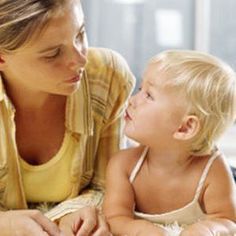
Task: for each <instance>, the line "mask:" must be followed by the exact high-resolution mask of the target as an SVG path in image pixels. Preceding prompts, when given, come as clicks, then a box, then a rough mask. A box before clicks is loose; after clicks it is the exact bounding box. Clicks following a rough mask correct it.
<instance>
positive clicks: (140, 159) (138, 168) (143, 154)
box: [129, 147, 148, 183]
mask: <svg viewBox="0 0 236 236" xmlns="http://www.w3.org/2000/svg"><path fill="white" fill-rule="evenodd" d="M147 151H148V147H145V148H144V150H143V152H142V154H141V156H140V158H139V160H138V161H137V163H136V165H135V166H134V168H133V170H132V172H131V174H130V177H129V181H130V183H132V182H133V181H134V179H135V177H136V175H137V173H138V172H139V170H140V168H141V166H142V164H143V161H144V160H145V157H146V154H147Z"/></svg>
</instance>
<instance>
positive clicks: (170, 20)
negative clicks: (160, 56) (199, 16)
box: [155, 9, 183, 47]
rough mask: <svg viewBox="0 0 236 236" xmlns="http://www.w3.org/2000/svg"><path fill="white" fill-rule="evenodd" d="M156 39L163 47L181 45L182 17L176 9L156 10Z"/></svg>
mask: <svg viewBox="0 0 236 236" xmlns="http://www.w3.org/2000/svg"><path fill="white" fill-rule="evenodd" d="M155 20H156V40H157V44H159V45H160V46H163V47H181V46H182V44H183V22H182V21H183V17H182V15H181V13H180V12H179V11H177V10H166V9H160V10H157V11H156V14H155Z"/></svg>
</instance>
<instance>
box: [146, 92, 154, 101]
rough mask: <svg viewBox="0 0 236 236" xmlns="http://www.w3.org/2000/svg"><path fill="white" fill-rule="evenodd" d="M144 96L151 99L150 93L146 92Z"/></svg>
mask: <svg viewBox="0 0 236 236" xmlns="http://www.w3.org/2000/svg"><path fill="white" fill-rule="evenodd" d="M146 98H148V99H151V100H153V97H152V95H151V94H150V93H148V92H146Z"/></svg>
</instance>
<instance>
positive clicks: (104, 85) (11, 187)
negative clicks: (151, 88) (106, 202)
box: [0, 0, 134, 236]
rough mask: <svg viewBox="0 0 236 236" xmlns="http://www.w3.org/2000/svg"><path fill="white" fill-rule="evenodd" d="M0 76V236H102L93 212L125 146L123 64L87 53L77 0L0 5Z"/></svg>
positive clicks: (127, 86)
mask: <svg viewBox="0 0 236 236" xmlns="http://www.w3.org/2000/svg"><path fill="white" fill-rule="evenodd" d="M0 75H1V78H0V130H1V132H0V202H1V210H2V211H1V213H0V227H1V234H3V235H39V236H40V235H59V232H60V231H61V232H62V233H64V234H65V235H67V236H70V235H90V234H92V233H93V235H109V232H108V228H107V226H106V223H105V221H104V219H103V217H102V216H101V215H99V214H98V211H97V210H96V209H95V207H93V206H97V205H99V203H101V199H102V190H103V186H104V176H105V173H104V172H105V167H106V164H107V160H108V157H109V156H111V153H113V152H114V151H116V150H118V149H119V148H120V147H121V144H122V141H123V139H122V124H123V119H122V114H123V110H124V104H125V103H126V100H127V99H128V97H129V94H130V93H131V90H132V88H133V85H134V78H133V76H132V74H131V72H130V70H129V68H128V66H127V64H126V63H125V61H124V60H123V59H122V58H121V57H120V56H119V55H117V54H116V53H114V52H112V51H109V50H106V49H95V48H91V49H88V46H87V38H86V33H85V26H84V16H83V12H82V9H81V3H80V1H79V0H49V1H44V0H25V1H21V0H14V1H11V0H4V1H1V3H0ZM68 199H70V200H68ZM65 200H66V201H65ZM58 203H60V204H58ZM29 208H30V209H40V210H44V211H45V212H46V214H45V215H43V214H42V213H41V212H42V211H38V210H29ZM10 209H11V211H9V210H10ZM50 209H51V210H50ZM48 210H50V211H48ZM48 218H49V219H50V220H49V219H48ZM52 221H54V222H56V223H57V225H58V226H57V225H55V224H54V223H52ZM12 222H14V227H13V224H12Z"/></svg>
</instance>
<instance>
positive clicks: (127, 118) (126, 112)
mask: <svg viewBox="0 0 236 236" xmlns="http://www.w3.org/2000/svg"><path fill="white" fill-rule="evenodd" d="M125 120H126V121H127V120H132V118H131V117H130V115H129V112H128V110H126V111H125Z"/></svg>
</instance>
